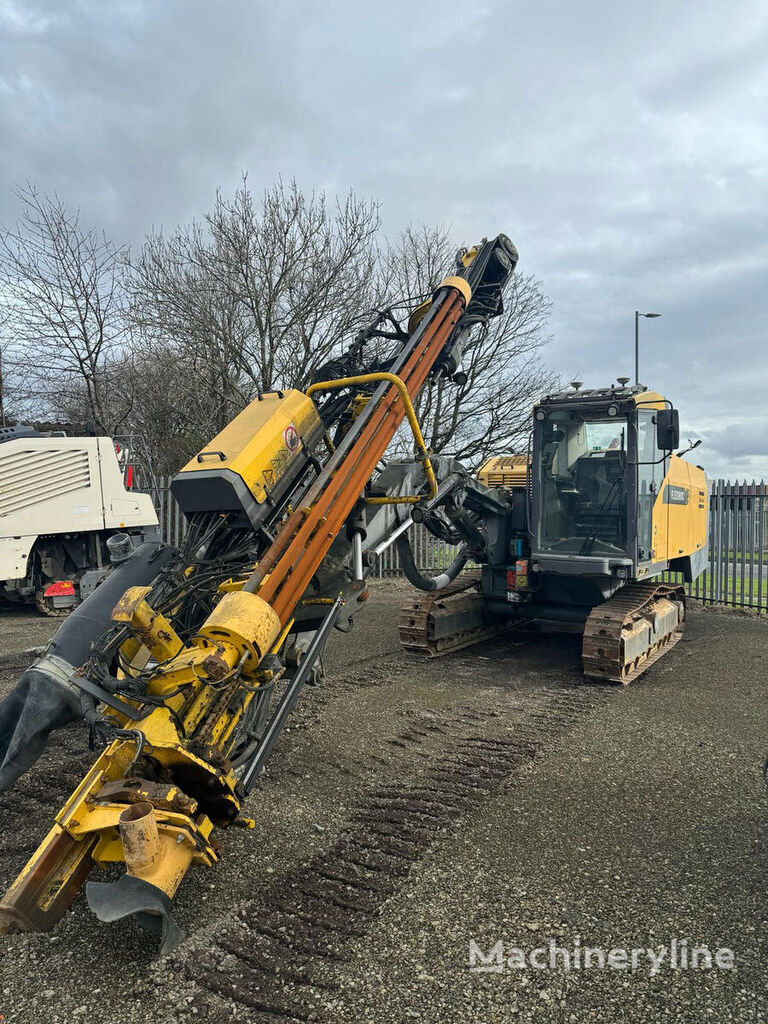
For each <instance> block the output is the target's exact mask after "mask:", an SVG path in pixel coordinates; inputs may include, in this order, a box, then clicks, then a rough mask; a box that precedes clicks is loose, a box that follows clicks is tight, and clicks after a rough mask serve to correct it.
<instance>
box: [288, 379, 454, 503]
mask: <svg viewBox="0 0 768 1024" xmlns="http://www.w3.org/2000/svg"><path fill="white" fill-rule="evenodd" d="M377 381H387V382H388V383H390V384H394V385H395V387H396V388H397V390H398V391H399V392H400V397H401V398H402V400H403V405H404V406H405V415H406V416H407V418H408V423H409V425H410V427H411V431H412V433H413V439H414V441H415V442H416V450H417V453H418V454H417V455H416V458H417V460H418V461H419V462H420V463H421V464H422V465H423V466H424V474H425V476H426V478H427V483H428V484H429V499H428V500H429V501H431V500H432V499H433V498H436V497H437V480H436V478H435V473H434V470H433V469H432V463H431V462H430V461H429V451H428V450H427V446H426V445H425V443H424V437H423V435H422V433H421V427H420V426H419V421H418V420H417V419H416V412H415V410H414V408H413V403H412V402H411V396H410V395H409V394H408V388H407V387H406V386H405V381H404V380H403V379H402V378H401V377H398V376H397V374H395V373H383V372H381V373H363V374H360V375H359V376H357V377H339V378H337V379H336V380H321V381H318V382H317V384H312V385H310V387H308V388H307V396H309V397H311V396H312V395H313V394H314V393H315V392H316V391H337V390H339V388H346V387H351V386H352V385H356V384H373V383H376V382H377ZM365 500H366V502H367V504H369V505H415V504H417V503H418V502H420V501H422V500H423V495H418V494H404V495H401V496H400V497H397V498H366V499H365Z"/></svg>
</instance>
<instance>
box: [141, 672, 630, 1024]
mask: <svg viewBox="0 0 768 1024" xmlns="http://www.w3.org/2000/svg"><path fill="white" fill-rule="evenodd" d="M609 692H610V691H605V690H600V689H599V688H597V689H596V688H593V687H578V688H573V687H570V688H565V687H564V688H562V689H555V688H552V689H544V690H542V691H538V693H537V694H536V696H535V699H534V700H533V701H532V702H531V703H530V704H528V707H530V709H531V710H530V712H529V713H528V714H527V715H526V716H525V717H524V718H523V719H522V721H518V722H517V723H516V724H515V725H514V726H511V725H510V724H509V723H508V722H507V721H505V717H506V716H505V715H503V714H500V713H499V712H493V711H482V710H480V709H477V708H472V707H465V708H460V709H457V711H456V712H455V713H454V714H451V715H447V716H444V717H443V718H441V719H435V718H430V719H428V720H425V721H421V720H420V719H419V720H417V721H415V722H414V723H413V724H412V725H411V726H410V727H409V728H408V729H407V730H405V731H404V732H402V733H399V734H398V735H397V736H395V737H393V738H392V740H391V741H390V742H391V743H393V744H394V745H395V746H396V747H398V748H399V749H400V751H401V752H402V753H401V755H400V756H401V757H402V758H403V759H404V761H407V760H408V759H409V758H413V756H414V754H417V753H421V752H422V748H431V747H434V746H435V745H436V746H437V747H438V749H437V750H435V751H434V753H426V757H427V758H428V760H427V761H426V763H425V764H424V765H423V767H420V770H419V771H418V772H417V773H416V775H415V777H414V778H412V779H410V780H403V781H393V782H387V783H385V784H383V785H382V784H377V785H374V786H372V787H371V788H370V789H369V790H368V791H367V792H366V793H365V794H364V795H363V796H362V797H361V799H360V800H359V801H358V803H357V805H356V808H355V810H354V811H353V813H352V814H351V816H350V818H349V819H348V822H347V826H346V827H345V829H344V830H343V832H342V834H341V835H340V837H339V838H338V840H337V841H336V842H335V843H334V845H333V846H332V847H331V848H330V849H328V850H327V851H326V852H324V853H322V854H320V855H318V856H316V857H315V858H313V859H312V860H310V861H309V862H307V863H306V864H304V865H302V866H299V867H298V868H297V869H295V870H294V871H293V872H291V873H290V874H289V875H288V876H287V877H285V878H283V879H282V880H281V881H280V883H279V884H275V885H273V886H272V887H270V888H268V889H265V890H264V891H263V893H262V894H261V895H260V896H259V897H258V898H256V899H251V900H248V901H247V902H245V903H244V904H242V905H241V906H240V907H239V908H238V909H237V911H235V912H233V913H231V914H228V915H226V916H225V917H224V918H223V919H221V920H219V922H218V923H217V924H216V925H215V926H214V927H213V928H212V929H209V930H207V932H206V934H205V936H204V937H202V936H200V937H196V939H195V940H194V941H193V942H192V943H190V944H189V945H188V946H187V947H182V948H181V949H179V950H178V951H176V952H175V953H174V954H172V956H171V957H170V958H167V960H166V961H164V962H163V963H162V964H161V965H160V967H159V973H160V976H161V977H165V978H167V977H168V974H169V972H170V973H171V974H172V975H173V977H174V978H175V979H177V982H178V983H179V984H180V985H181V987H182V988H183V990H184V991H185V992H187V997H186V998H187V1000H189V999H190V996H191V1002H190V1003H189V1007H188V1008H187V1009H180V1010H179V1011H178V1014H177V1016H176V1017H175V1018H174V1019H175V1020H177V1021H191V1020H198V1021H199V1020H201V1019H203V1020H206V1021H209V1022H211V1024H218V1022H221V1024H224V1022H225V1021H229V1020H231V1019H232V1015H233V1013H232V1011H233V1005H234V1008H236V1011H237V1012H239V1013H240V1014H241V1016H242V1017H244V1018H245V1019H248V1020H249V1021H252V1022H261V1021H264V1022H267V1021H272V1022H274V1021H326V1020H327V1021H331V1020H333V1012H332V1009H330V1006H331V1004H332V1000H333V998H334V992H335V990H336V984H337V982H336V979H335V974H336V972H337V969H338V968H339V967H340V966H342V965H343V964H344V962H345V961H346V960H347V959H348V958H349V947H350V944H351V943H354V942H355V941H357V940H359V939H361V938H363V937H364V936H365V935H366V933H367V932H368V930H369V929H370V928H371V926H372V925H373V923H374V922H375V921H376V919H377V918H378V916H379V914H380V913H381V911H382V908H383V905H384V903H385V902H386V900H387V899H388V898H389V897H390V896H393V895H394V894H396V893H397V891H398V889H399V888H400V887H401V886H402V885H403V883H404V880H405V879H406V878H407V876H408V874H409V873H410V871H411V870H412V869H413V868H414V866H415V865H417V864H418V862H419V860H420V859H421V858H422V857H423V855H424V854H425V852H426V851H427V850H429V849H430V848H431V847H433V846H434V845H435V844H437V843H439V842H440V841H441V840H442V839H443V838H444V837H445V836H448V835H449V834H450V833H451V832H452V831H453V829H454V828H455V826H456V823H457V822H458V821H460V820H461V819H462V818H464V817H465V816H467V815H468V814H470V813H471V812H472V811H473V810H474V809H476V808H477V807H478V806H480V805H481V803H482V802H483V801H485V800H487V799H490V798H492V797H493V796H494V795H495V794H496V793H498V792H499V791H500V790H501V789H502V787H503V786H504V785H505V784H508V782H509V780H510V779H511V778H512V777H513V776H514V775H515V774H516V773H517V772H519V771H520V770H521V769H523V768H524V767H525V766H526V765H527V764H529V763H530V762H531V760H532V759H533V758H535V757H536V756H538V755H539V754H540V753H541V752H542V751H543V750H545V749H546V748H547V746H548V745H550V744H551V743H552V742H553V740H555V739H556V738H557V737H558V736H560V735H561V734H562V733H563V732H564V731H566V730H567V729H569V728H570V727H571V726H572V725H573V724H574V723H575V722H576V721H578V720H579V719H580V718H581V717H582V716H584V715H585V714H587V713H589V712H590V711H591V710H592V708H593V707H594V706H595V705H596V704H598V703H600V702H601V701H602V700H603V699H605V698H606V696H607V695H608V694H609ZM405 774H406V772H405V771H403V772H402V773H399V775H398V779H400V775H405ZM259 884H260V883H259V882H258V881H255V882H254V887H255V888H256V887H258V885H259ZM192 1006H194V1008H195V1010H196V1012H195V1013H194V1014H193V1013H192V1010H191V1007H192Z"/></svg>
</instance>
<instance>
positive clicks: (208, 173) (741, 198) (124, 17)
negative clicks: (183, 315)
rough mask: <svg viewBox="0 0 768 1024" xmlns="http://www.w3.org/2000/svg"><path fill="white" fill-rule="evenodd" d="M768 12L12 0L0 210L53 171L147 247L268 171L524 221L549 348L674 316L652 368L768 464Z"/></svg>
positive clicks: (109, 222) (625, 339) (2, 9)
mask: <svg viewBox="0 0 768 1024" xmlns="http://www.w3.org/2000/svg"><path fill="white" fill-rule="evenodd" d="M767 23H768V11H767V10H766V7H765V4H764V3H762V2H757V0H746V2H744V3H741V4H739V5H737V6H736V7H728V6H726V5H723V4H722V3H720V2H719V0H702V2H695V0H684V2H682V3H677V4H669V3H666V2H662V0H651V2H649V3H646V4H643V5H634V6H631V5H621V4H609V3H607V2H603V0H585V2H583V3H580V4H578V5H576V4H571V5H563V4H562V3H555V2H554V0H543V2H540V3H537V4H536V5H522V4H510V3H508V2H506V0H488V2H486V3H483V4H477V5H471V4H466V3H463V2H462V3H460V2H458V0H456V2H452V0H425V2H423V3H420V4H415V3H413V2H412V0H409V2H407V3H406V2H404V0H391V2H390V3H388V4H386V5H362V4H359V3H352V2H351V0H329V2H327V3H324V4H272V5H264V4H256V3H253V2H251V0H228V2H227V3H226V4H222V3H214V2H203V0H168V2H166V3H163V4H154V3H148V2H147V3H143V4H142V3H138V2H128V0H122V2H114V3H109V4H103V3H101V4H97V3H77V2H74V0H47V2H42V0H41V2H38V3H35V2H33V0H26V2H24V3H23V4H22V2H21V0H4V2H2V3H0V98H2V102H1V103H0V182H2V189H1V190H0V220H4V221H7V220H9V219H11V218H13V217H14V216H15V214H16V206H15V203H14V200H13V196H12V190H13V185H14V183H16V182H19V181H23V180H25V179H27V178H31V179H34V180H36V181H37V182H38V183H39V184H40V186H41V187H42V188H45V189H48V190H54V189H55V190H56V191H58V192H59V194H60V195H61V196H62V197H64V198H65V199H66V200H67V201H70V202H72V203H77V204H80V205H81V207H82V209H83V216H84V219H85V220H87V221H90V222H92V223H96V224H100V225H102V224H103V225H104V226H105V227H106V228H107V230H108V231H109V232H110V233H111V234H112V235H113V236H115V237H116V238H117V239H119V240H121V241H122V240H124V239H125V240H129V241H131V242H133V243H134V244H138V243H140V241H141V238H142V237H143V235H144V233H145V232H146V231H147V229H148V228H149V227H150V226H151V225H152V224H155V225H158V224H165V225H167V226H171V225H173V224H175V223H176V222H178V221H179V220H184V219H188V218H190V217H192V216H196V215H200V214H201V213H202V212H203V211H204V210H205V209H206V208H207V207H208V205H209V204H210V201H211V197H212V194H213V192H214V189H215V188H216V187H217V186H223V187H224V188H225V189H226V188H231V187H232V186H233V185H234V183H235V182H236V181H237V179H238V177H239V175H240V173H241V171H243V170H246V171H248V172H249V176H250V180H251V183H252V185H253V186H254V187H256V188H258V187H260V186H262V185H266V184H269V183H270V182H272V181H273V180H274V179H275V177H276V176H277V175H278V174H282V175H283V176H284V177H290V176H292V175H295V176H296V177H297V178H298V179H299V181H300V182H301V184H302V185H303V186H304V187H307V188H312V187H318V188H325V189H327V190H328V191H330V192H335V191H341V192H344V191H346V190H347V189H348V188H349V187H350V186H352V187H354V188H355V189H356V190H358V191H359V192H362V193H364V194H370V195H376V196H377V197H378V198H380V199H381V200H382V204H383V207H382V209H383V216H384V222H385V226H386V228H387V229H388V230H390V231H396V230H397V229H398V228H399V227H400V226H401V225H402V224H403V223H404V222H406V221H408V220H415V221H418V220H427V221H431V222H443V223H448V224H450V225H451V227H452V231H453V234H454V236H455V238H456V241H457V244H458V243H460V242H463V241H467V240H473V239H475V238H476V237H479V236H481V235H484V234H489V233H491V232H495V231H498V230H505V231H507V232H508V233H509V234H510V235H511V236H512V237H513V238H514V240H515V242H516V243H517V244H518V247H519V249H520V252H521V270H523V271H524V272H526V273H534V274H535V275H536V276H537V277H539V278H540V279H541V280H542V281H543V283H544V285H545V288H546V290H547V291H548V293H549V294H550V296H551V297H552V299H553V301H554V320H553V328H554V335H555V340H554V342H553V344H552V346H551V347H550V350H549V351H548V354H547V359H548V361H549V362H550V364H551V365H552V366H553V367H555V368H556V369H558V370H560V371H561V372H562V373H563V375H564V376H566V377H570V376H571V375H573V374H576V373H578V374H579V375H580V376H581V377H582V378H583V379H584V380H585V381H586V382H587V383H588V384H600V383H605V382H606V381H608V380H611V379H613V378H615V377H616V376H617V375H619V374H622V373H624V372H631V368H632V362H633V355H632V346H633V316H632V314H633V310H634V309H636V308H640V309H654V310H656V311H658V312H661V313H662V314H663V317H662V319H660V320H655V321H643V322H642V374H641V376H642V379H643V380H645V381H647V383H648V384H649V385H651V386H652V387H654V388H656V389H658V390H661V391H663V392H664V393H666V394H668V395H669V397H671V398H673V399H674V400H675V402H676V403H677V404H678V405H679V406H680V407H681V410H682V414H683V423H684V429H685V425H686V424H690V428H689V429H690V430H691V431H692V432H693V431H694V430H698V431H699V432H700V433H702V434H704V433H707V435H708V436H707V439H706V443H705V445H703V446H702V448H701V449H700V450H699V451H698V452H697V453H696V454H697V457H698V458H699V459H700V460H701V461H702V462H703V463H704V464H705V466H706V468H707V469H708V471H710V472H712V473H715V474H717V475H728V474H729V473H735V472H737V470H738V472H742V471H744V470H746V471H748V472H749V473H752V472H754V473H756V474H757V475H759V476H762V475H766V476H768V445H767V446H765V447H766V450H764V451H760V450H752V448H751V447H750V451H749V454H748V455H747V454H745V452H744V450H743V449H741V448H739V446H738V445H737V444H736V443H732V441H731V440H729V439H732V438H735V437H736V436H737V434H738V432H739V430H740V426H741V424H742V421H743V418H744V410H745V409H749V410H754V413H755V415H756V416H757V415H758V414H759V411H760V410H762V409H765V399H764V395H765V389H766V384H768V354H766V347H765V345H764V337H765V331H766V323H765V320H766V303H765V280H766V273H767V272H768V243H766V239H768V212H767V210H768V203H767V202H766V198H767V197H766V180H767V178H766V167H767V166H768V137H767V134H766V127H765V116H764V109H765V95H766V91H767V89H768V66H767V65H766V62H765V52H766V41H767V32H766V25H767ZM747 423H749V418H747ZM729 431H730V433H729ZM758 447H759V446H758ZM740 467H741V468H740Z"/></svg>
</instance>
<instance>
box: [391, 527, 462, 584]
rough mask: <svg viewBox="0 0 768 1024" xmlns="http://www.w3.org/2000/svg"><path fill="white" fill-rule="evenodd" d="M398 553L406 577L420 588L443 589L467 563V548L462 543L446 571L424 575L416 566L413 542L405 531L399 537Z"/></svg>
mask: <svg viewBox="0 0 768 1024" xmlns="http://www.w3.org/2000/svg"><path fill="white" fill-rule="evenodd" d="M397 553H398V555H399V556H400V568H401V569H402V570H403V572H404V573H405V577H406V579H407V580H408V582H409V583H411V584H413V586H414V587H416V588H417V589H418V590H442V589H443V587H447V586H448V584H449V583H453V581H454V580H455V579H456V577H457V576H458V575H459V573H460V572H461V570H462V569H463V568H464V566H465V565H466V563H467V549H466V547H465V546H464V545H462V547H461V548H460V549H459V553H458V554H457V555H456V557H455V558H454V560H453V561H452V562H451V564H450V565H449V566H448V568H447V569H446V570H445V572H441V573H440V575H439V576H422V574H421V573H420V572H419V570H418V569H417V568H416V562H415V561H414V558H413V551H412V550H411V542H410V541H409V540H408V535H407V534H405V533H403V534H401V535H400V536H399V537H398V538H397Z"/></svg>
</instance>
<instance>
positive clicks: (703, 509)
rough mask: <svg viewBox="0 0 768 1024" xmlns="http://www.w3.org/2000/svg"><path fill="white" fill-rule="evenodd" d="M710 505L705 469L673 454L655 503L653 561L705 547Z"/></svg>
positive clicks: (691, 552) (692, 552) (687, 553)
mask: <svg viewBox="0 0 768 1024" xmlns="http://www.w3.org/2000/svg"><path fill="white" fill-rule="evenodd" d="M708 509H709V498H708V489H707V477H706V474H705V473H704V470H703V469H699V467H698V466H692V465H691V464H690V463H689V462H686V461H685V460H684V459H679V458H678V457H677V456H676V455H672V456H671V457H670V460H669V469H668V471H667V474H666V476H665V477H664V479H663V481H662V483H661V486H660V487H659V491H658V495H657V497H656V500H655V501H654V503H653V561H654V562H662V561H663V562H666V561H670V562H671V561H672V560H673V559H675V558H681V557H684V556H686V555H694V554H695V553H696V552H697V551H701V550H703V549H704V548H705V547H706V544H707V521H708V520H707V516H708Z"/></svg>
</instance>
